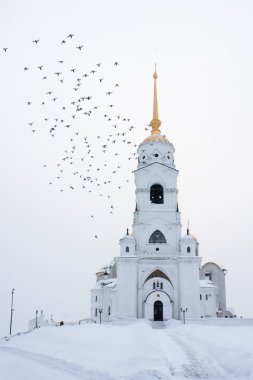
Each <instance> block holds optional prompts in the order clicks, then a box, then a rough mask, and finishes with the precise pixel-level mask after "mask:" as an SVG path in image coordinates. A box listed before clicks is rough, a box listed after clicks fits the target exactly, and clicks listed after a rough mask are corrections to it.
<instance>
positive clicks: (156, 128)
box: [150, 64, 161, 135]
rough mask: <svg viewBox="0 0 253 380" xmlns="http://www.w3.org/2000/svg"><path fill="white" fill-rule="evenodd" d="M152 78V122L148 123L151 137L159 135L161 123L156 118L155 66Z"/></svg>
mask: <svg viewBox="0 0 253 380" xmlns="http://www.w3.org/2000/svg"><path fill="white" fill-rule="evenodd" d="M153 78H154V103H153V120H152V121H151V122H150V126H151V127H152V131H151V135H157V134H160V132H161V131H160V129H159V127H160V125H161V121H160V120H159V116H158V101H157V90H156V79H157V73H156V64H155V72H154V74H153Z"/></svg>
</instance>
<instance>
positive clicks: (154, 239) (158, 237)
mask: <svg viewBox="0 0 253 380" xmlns="http://www.w3.org/2000/svg"><path fill="white" fill-rule="evenodd" d="M149 243H158V244H162V243H166V239H165V236H164V235H163V234H162V233H161V231H159V230H156V231H155V232H153V233H152V235H151V236H150V238H149Z"/></svg>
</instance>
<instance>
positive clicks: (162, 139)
mask: <svg viewBox="0 0 253 380" xmlns="http://www.w3.org/2000/svg"><path fill="white" fill-rule="evenodd" d="M153 141H160V142H163V143H167V144H170V142H169V140H168V139H167V137H166V136H165V135H161V134H160V133H157V134H155V135H151V136H148V137H146V138H145V140H144V141H143V143H148V142H153Z"/></svg>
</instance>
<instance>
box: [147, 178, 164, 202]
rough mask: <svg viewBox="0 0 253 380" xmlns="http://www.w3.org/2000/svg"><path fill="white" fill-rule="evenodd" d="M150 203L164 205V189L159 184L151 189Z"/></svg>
mask: <svg viewBox="0 0 253 380" xmlns="http://www.w3.org/2000/svg"><path fill="white" fill-rule="evenodd" d="M150 202H151V203H156V204H162V203H163V187H162V186H161V185H158V184H157V183H156V184H154V185H152V186H151V187H150Z"/></svg>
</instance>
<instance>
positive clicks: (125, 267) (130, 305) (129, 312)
mask: <svg viewBox="0 0 253 380" xmlns="http://www.w3.org/2000/svg"><path fill="white" fill-rule="evenodd" d="M115 260H116V262H117V276H118V285H117V310H118V318H137V259H136V258H128V257H117V258H115Z"/></svg>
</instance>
